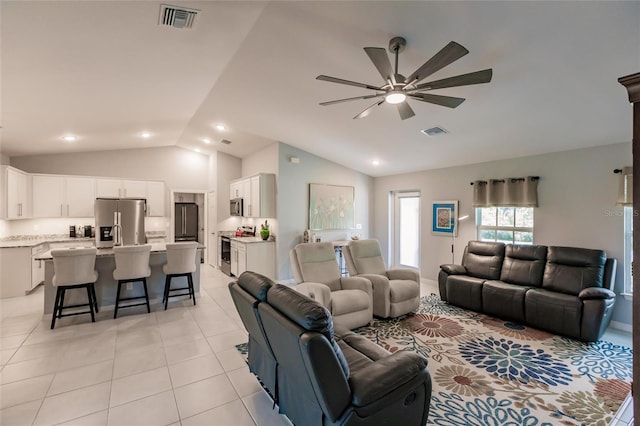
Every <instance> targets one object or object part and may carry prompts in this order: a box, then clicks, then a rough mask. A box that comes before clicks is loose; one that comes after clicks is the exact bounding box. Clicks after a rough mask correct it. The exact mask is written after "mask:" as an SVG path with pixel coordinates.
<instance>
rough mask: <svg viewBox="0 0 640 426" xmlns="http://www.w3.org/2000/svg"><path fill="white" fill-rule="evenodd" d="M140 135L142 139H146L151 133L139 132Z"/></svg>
mask: <svg viewBox="0 0 640 426" xmlns="http://www.w3.org/2000/svg"><path fill="white" fill-rule="evenodd" d="M140 137H141V138H143V139H148V138H150V137H151V133H149V132H141V133H140Z"/></svg>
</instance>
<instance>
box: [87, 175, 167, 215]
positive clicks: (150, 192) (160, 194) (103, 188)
mask: <svg viewBox="0 0 640 426" xmlns="http://www.w3.org/2000/svg"><path fill="white" fill-rule="evenodd" d="M96 195H97V197H98V198H145V199H146V200H147V216H164V215H165V214H164V207H165V206H164V182H154V181H145V180H121V179H96Z"/></svg>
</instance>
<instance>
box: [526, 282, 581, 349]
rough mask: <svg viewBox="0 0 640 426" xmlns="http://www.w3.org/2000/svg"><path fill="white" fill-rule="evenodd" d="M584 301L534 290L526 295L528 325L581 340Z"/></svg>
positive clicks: (538, 289) (540, 289) (553, 292)
mask: <svg viewBox="0 0 640 426" xmlns="http://www.w3.org/2000/svg"><path fill="white" fill-rule="evenodd" d="M582 306H583V305H582V301H581V300H580V299H579V298H578V297H577V296H571V295H568V294H563V293H558V292H555V291H548V290H545V289H542V288H534V289H531V290H529V291H527V293H526V294H525V297H524V310H525V319H526V321H527V323H528V324H529V325H531V326H533V327H537V328H540V329H542V330H547V331H551V332H553V333H558V334H563V335H565V336H569V337H573V338H575V339H579V338H580V324H581V319H582Z"/></svg>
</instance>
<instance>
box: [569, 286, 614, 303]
mask: <svg viewBox="0 0 640 426" xmlns="http://www.w3.org/2000/svg"><path fill="white" fill-rule="evenodd" d="M578 297H579V298H580V300H590V299H613V298H615V297H616V294H615V293H614V292H613V291H611V290H609V289H606V288H602V287H588V288H585V289H583V290H582V291H581V292H580V293H579V294H578Z"/></svg>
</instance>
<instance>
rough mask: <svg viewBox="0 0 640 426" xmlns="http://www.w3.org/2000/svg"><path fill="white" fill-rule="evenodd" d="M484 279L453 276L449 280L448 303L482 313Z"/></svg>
mask: <svg viewBox="0 0 640 426" xmlns="http://www.w3.org/2000/svg"><path fill="white" fill-rule="evenodd" d="M484 282H485V280H484V279H482V278H474V277H469V276H467V275H452V276H450V277H448V278H447V301H448V302H449V303H451V304H453V305H457V306H461V307H463V308H467V309H471V310H473V311H476V312H482V283H484Z"/></svg>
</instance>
